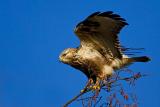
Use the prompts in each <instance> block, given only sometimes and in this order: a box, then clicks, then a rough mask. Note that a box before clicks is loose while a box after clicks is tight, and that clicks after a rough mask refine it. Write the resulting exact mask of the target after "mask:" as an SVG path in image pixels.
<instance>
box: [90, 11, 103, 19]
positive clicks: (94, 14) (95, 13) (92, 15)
mask: <svg viewBox="0 0 160 107" xmlns="http://www.w3.org/2000/svg"><path fill="white" fill-rule="evenodd" d="M100 13H101V12H94V13H92V14H91V15H89V16H88V18H91V17H94V16H97V15H98V14H100Z"/></svg>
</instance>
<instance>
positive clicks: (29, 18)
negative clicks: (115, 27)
mask: <svg viewBox="0 0 160 107" xmlns="http://www.w3.org/2000/svg"><path fill="white" fill-rule="evenodd" d="M159 4H160V1H159V0H154V1H153V0H94V1H91V0H83V1H82V0H63V1H62V0H1V1H0V87H1V88H0V107H60V106H61V105H62V104H64V103H65V102H66V101H67V100H69V99H70V98H72V97H73V96H74V95H76V94H77V93H78V92H79V90H81V89H82V88H83V86H84V85H85V83H86V81H87V78H86V77H85V76H84V75H83V74H82V73H81V72H79V71H78V70H75V69H73V68H71V67H70V66H67V65H65V64H62V63H60V62H59V61H58V56H59V54H60V53H61V51H63V50H64V49H65V48H68V47H77V46H78V45H79V40H78V38H77V37H76V36H75V34H74V33H73V29H74V27H75V25H76V24H77V23H78V22H79V21H81V20H83V19H84V18H85V17H86V16H88V15H89V14H91V13H93V12H95V11H108V10H112V11H114V12H115V13H118V14H120V15H121V16H122V17H124V18H125V19H126V20H127V22H128V23H129V26H127V27H125V28H124V29H123V30H122V32H121V33H120V40H121V42H122V44H123V45H125V46H128V47H143V48H145V51H144V52H143V53H142V54H138V55H148V56H150V57H151V58H152V61H151V62H150V63H146V64H142V63H137V64H134V65H132V66H131V67H130V68H131V69H132V70H134V71H140V72H142V73H148V74H149V76H148V77H145V78H142V79H140V80H139V81H138V82H137V83H136V88H135V91H136V93H137V95H138V100H139V105H140V107H159V106H160V103H159V101H160V92H159V90H160V77H159V75H160V72H159V69H158V67H159V66H158V64H159V62H160V58H159V55H160V49H159V41H160V37H159V34H160V29H159V28H160V27H159V25H160V21H159V19H160V13H159V10H160V6H159ZM75 106H78V105H76V104H73V105H71V107H75ZM79 106H80V105H79Z"/></svg>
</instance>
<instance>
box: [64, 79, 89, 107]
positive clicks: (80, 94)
mask: <svg viewBox="0 0 160 107" xmlns="http://www.w3.org/2000/svg"><path fill="white" fill-rule="evenodd" d="M89 85H90V80H88V82H87V84H86V86H85V87H84V89H83V91H81V92H80V93H79V94H78V95H76V96H75V97H73V98H72V99H71V100H69V101H68V102H67V103H66V104H64V105H63V107H67V106H68V105H69V104H71V103H72V102H73V101H75V100H76V99H77V98H79V97H80V96H82V95H83V94H85V93H87V92H89V91H91V89H88V86H89Z"/></svg>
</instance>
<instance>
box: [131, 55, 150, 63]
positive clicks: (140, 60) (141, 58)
mask: <svg viewBox="0 0 160 107" xmlns="http://www.w3.org/2000/svg"><path fill="white" fill-rule="evenodd" d="M132 60H133V61H134V62H148V61H150V60H151V59H150V58H149V57H147V56H141V57H132Z"/></svg>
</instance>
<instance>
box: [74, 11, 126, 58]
mask: <svg viewBox="0 0 160 107" xmlns="http://www.w3.org/2000/svg"><path fill="white" fill-rule="evenodd" d="M125 25H128V24H127V23H126V20H125V19H123V18H121V17H120V16H119V15H117V14H113V12H112V11H108V12H102V13H100V12H95V13H93V14H91V15H90V16H88V17H87V18H86V19H85V20H84V21H82V22H80V23H79V24H78V25H77V26H76V30H75V33H76V34H77V36H78V37H79V38H80V40H81V45H83V46H90V47H92V48H94V49H96V50H98V51H99V52H101V53H102V54H103V55H104V56H105V57H106V58H107V59H108V58H112V59H113V58H122V51H121V46H120V42H119V39H118V36H117V35H118V33H119V32H120V30H121V29H122V28H123V27H124V26H125Z"/></svg>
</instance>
